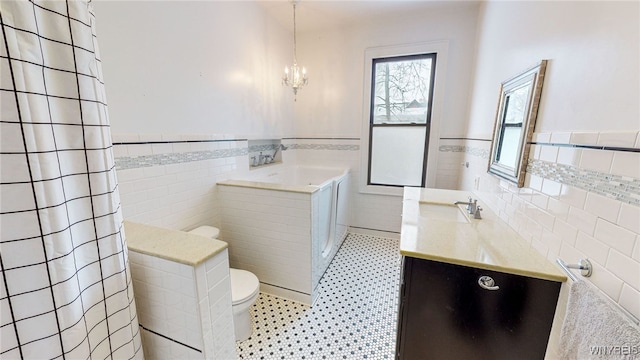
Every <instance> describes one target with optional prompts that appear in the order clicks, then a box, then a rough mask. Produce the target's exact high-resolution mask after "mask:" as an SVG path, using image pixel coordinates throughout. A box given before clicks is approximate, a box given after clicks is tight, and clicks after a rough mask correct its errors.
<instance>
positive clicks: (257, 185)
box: [217, 180, 319, 194]
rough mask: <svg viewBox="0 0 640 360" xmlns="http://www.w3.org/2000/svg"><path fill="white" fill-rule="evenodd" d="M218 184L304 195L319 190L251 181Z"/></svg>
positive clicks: (306, 186) (304, 186)
mask: <svg viewBox="0 0 640 360" xmlns="http://www.w3.org/2000/svg"><path fill="white" fill-rule="evenodd" d="M217 184H218V185H222V186H239V187H246V188H257V189H264V190H276V191H288V192H297V193H302V194H313V193H314V192H316V191H318V189H319V188H318V186H316V185H281V184H275V183H267V182H260V181H249V180H224V181H219V182H217Z"/></svg>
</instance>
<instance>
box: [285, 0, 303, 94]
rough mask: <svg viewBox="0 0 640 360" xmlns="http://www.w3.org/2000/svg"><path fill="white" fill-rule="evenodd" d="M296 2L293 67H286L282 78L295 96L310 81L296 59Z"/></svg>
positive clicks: (294, 5)
mask: <svg viewBox="0 0 640 360" xmlns="http://www.w3.org/2000/svg"><path fill="white" fill-rule="evenodd" d="M296 1H297V0H293V1H291V3H292V4H293V65H292V66H285V68H284V76H282V85H285V86H291V88H292V89H293V96H294V99H295V96H296V95H297V94H298V89H300V88H301V87H303V86H305V85H307V83H308V82H309V79H308V78H307V70H306V69H305V68H304V67H302V68H301V67H300V66H298V59H297V57H296Z"/></svg>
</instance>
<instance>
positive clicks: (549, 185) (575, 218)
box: [441, 132, 640, 317]
mask: <svg viewBox="0 0 640 360" xmlns="http://www.w3.org/2000/svg"><path fill="white" fill-rule="evenodd" d="M638 139H640V136H639V133H638V132H620V133H613V132H608V133H595V132H594V133H589V132H573V133H570V134H569V133H567V132H560V133H544V134H534V142H536V143H537V144H536V145H533V148H532V151H531V155H530V156H531V157H530V159H529V166H528V169H527V181H526V182H525V188H522V189H518V188H517V187H515V186H514V185H512V184H510V183H507V182H504V181H502V180H500V179H498V178H496V177H493V176H491V175H489V174H487V172H486V168H487V161H488V158H487V157H484V156H482V154H483V152H488V150H489V149H490V146H491V142H490V141H477V140H467V141H466V142H465V144H464V146H463V147H464V150H460V151H461V152H463V153H464V154H465V156H464V159H463V161H462V162H466V161H468V162H469V163H470V166H469V168H468V169H467V168H465V167H461V169H462V171H461V175H460V183H459V186H460V188H462V189H477V190H476V191H479V192H480V193H482V194H483V198H485V197H486V199H487V202H488V203H489V205H490V206H491V208H492V210H494V211H495V212H496V213H498V214H499V215H500V217H501V218H502V219H503V220H505V221H507V222H508V223H509V224H510V225H511V226H512V227H513V228H514V229H515V230H516V231H518V232H519V233H520V234H521V235H522V236H523V237H524V238H525V239H527V240H528V241H530V242H531V246H532V247H534V248H535V249H537V250H538V251H539V252H541V253H542V254H543V255H545V256H546V257H547V258H548V259H549V260H550V261H555V259H556V258H561V259H563V260H564V261H565V262H568V263H575V262H577V261H578V260H579V259H581V258H589V259H590V260H591V261H592V262H593V265H594V272H593V275H592V276H591V277H590V278H585V279H588V281H590V282H592V283H593V284H595V285H596V286H597V287H598V288H599V289H600V290H601V291H602V292H603V293H605V294H606V295H608V296H609V297H610V298H611V299H613V301H615V302H618V303H619V304H620V305H621V306H623V307H624V308H625V309H627V310H628V311H629V312H631V313H632V314H634V315H635V316H637V317H640V151H639V148H640V146H639V145H640V143H639V142H638ZM573 145H587V146H592V148H580V147H571V146H573ZM596 146H597V147H600V148H593V147H596ZM607 147H611V148H610V149H609V148H607ZM625 147H626V148H628V149H626V150H625V149H620V148H625ZM470 148H471V149H474V150H469V149H470ZM441 151H442V150H441ZM477 177H479V178H480V180H479V184H478V185H477V184H476V182H477V180H476V178H477Z"/></svg>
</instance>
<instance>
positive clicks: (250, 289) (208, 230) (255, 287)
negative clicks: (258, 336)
mask: <svg viewBox="0 0 640 360" xmlns="http://www.w3.org/2000/svg"><path fill="white" fill-rule="evenodd" d="M189 234H194V235H200V236H205V237H208V238H210V239H217V238H218V235H220V230H219V229H218V228H216V227H213V226H200V227H197V228H195V229H193V230H191V231H189ZM229 273H230V278H231V303H232V311H233V325H234V327H235V335H236V341H245V340H247V339H248V338H249V336H251V316H250V315H249V308H250V307H251V305H253V303H254V302H255V301H256V299H257V298H258V295H259V294H260V282H259V281H258V278H257V277H256V276H255V275H254V274H253V273H252V272H249V271H246V270H240V269H234V268H230V269H229Z"/></svg>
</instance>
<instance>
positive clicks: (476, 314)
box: [396, 256, 561, 360]
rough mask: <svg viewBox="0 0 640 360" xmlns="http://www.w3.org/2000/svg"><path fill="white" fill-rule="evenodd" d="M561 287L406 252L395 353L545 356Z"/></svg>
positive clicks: (412, 355)
mask: <svg viewBox="0 0 640 360" xmlns="http://www.w3.org/2000/svg"><path fill="white" fill-rule="evenodd" d="M560 285H561V283H560V282H556V281H549V280H541V279H536V278H530V277H526V276H520V275H513V274H507V273H503V272H497V271H489V270H481V269H477V268H473V267H466V266H460V265H453V264H449V263H443V262H437V261H431V260H424V259H418V258H413V257H408V256H406V257H404V259H403V271H402V280H401V286H400V302H399V303H400V305H399V306H400V309H399V313H398V333H397V345H396V346H397V349H396V357H397V358H398V359H403V360H411V359H420V360H425V359H465V360H468V359H491V360H496V359H519V360H521V359H543V358H544V355H545V351H546V348H547V342H548V340H549V334H550V331H551V325H552V322H553V317H554V313H555V309H556V303H557V301H558V294H559V292H560Z"/></svg>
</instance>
